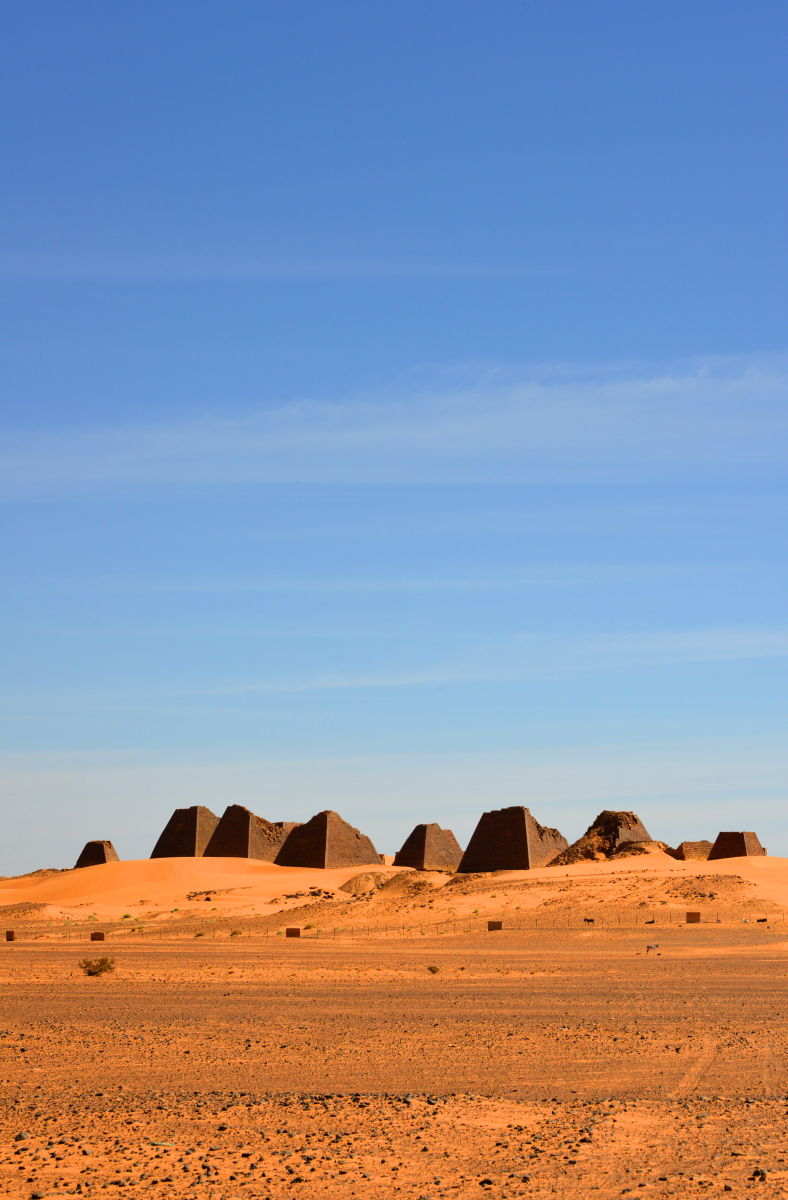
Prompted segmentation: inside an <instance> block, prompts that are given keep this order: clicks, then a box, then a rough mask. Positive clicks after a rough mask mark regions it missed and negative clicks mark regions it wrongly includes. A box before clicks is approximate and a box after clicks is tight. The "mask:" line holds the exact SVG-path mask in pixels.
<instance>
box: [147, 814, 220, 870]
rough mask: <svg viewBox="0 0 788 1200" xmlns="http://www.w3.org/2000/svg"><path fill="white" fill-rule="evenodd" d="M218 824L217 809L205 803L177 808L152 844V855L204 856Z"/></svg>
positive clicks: (169, 856)
mask: <svg viewBox="0 0 788 1200" xmlns="http://www.w3.org/2000/svg"><path fill="white" fill-rule="evenodd" d="M218 824H219V818H218V817H217V815H216V813H212V812H211V810H210V808H206V807H205V806H204V805H203V804H193V805H192V807H191V808H176V809H175V812H174V813H173V814H172V816H171V817H170V819H169V821H168V822H167V824H166V825H165V826H164V829H163V830H162V833H161V836H160V837H159V840H158V842H157V843H156V845H155V846H154V847H153V853H152V854H151V858H202V856H203V854H204V853H205V848H206V846H207V845H208V843H209V841H210V840H211V836H212V834H213V832H214V830H215V829H216V826H217V825H218Z"/></svg>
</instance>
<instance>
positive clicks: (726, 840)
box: [709, 833, 766, 862]
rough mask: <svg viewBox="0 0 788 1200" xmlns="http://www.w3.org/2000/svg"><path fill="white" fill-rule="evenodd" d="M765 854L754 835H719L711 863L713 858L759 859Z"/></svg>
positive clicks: (711, 853)
mask: <svg viewBox="0 0 788 1200" xmlns="http://www.w3.org/2000/svg"><path fill="white" fill-rule="evenodd" d="M765 853H766V851H765V850H764V848H763V846H762V845H761V843H760V842H759V841H758V838H757V837H756V835H755V834H754V833H718V834H717V840H716V842H715V843H714V845H713V846H712V848H711V851H710V852H709V862H710V861H711V860H712V859H713V858H758V857H759V856H760V855H762V854H765Z"/></svg>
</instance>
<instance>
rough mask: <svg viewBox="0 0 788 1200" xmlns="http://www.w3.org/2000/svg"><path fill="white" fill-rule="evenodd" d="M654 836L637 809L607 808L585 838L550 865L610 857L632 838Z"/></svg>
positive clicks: (642, 839) (641, 838)
mask: <svg viewBox="0 0 788 1200" xmlns="http://www.w3.org/2000/svg"><path fill="white" fill-rule="evenodd" d="M651 840H652V838H651V835H650V834H649V832H648V830H647V829H646V827H645V825H644V824H643V822H642V821H641V820H640V818H639V817H636V816H635V814H634V813H633V812H614V811H612V810H611V809H608V808H606V809H605V810H604V811H603V812H601V813H600V814H599V816H598V817H596V818H595V819H594V821H593V823H592V824H591V825H589V827H588V829H587V830H586V831H585V833H584V834H583V836H582V837H581V838H578V839H577V841H576V842H574V843H573V844H572V845H571V846H569V847H568V848H567V849H566V850H564V851H563V852H562V853H561V854H559V855H558V856H557V857H556V858H555V859H554V860H553V862H551V864H550V866H552V867H565V866H568V864H569V863H576V862H583V861H584V860H587V859H591V860H592V861H597V860H602V859H604V858H610V857H611V856H612V855H614V854H616V853H617V852H618V851H619V850H622V849H623V848H624V847H625V846H626V845H627V844H628V843H630V842H651Z"/></svg>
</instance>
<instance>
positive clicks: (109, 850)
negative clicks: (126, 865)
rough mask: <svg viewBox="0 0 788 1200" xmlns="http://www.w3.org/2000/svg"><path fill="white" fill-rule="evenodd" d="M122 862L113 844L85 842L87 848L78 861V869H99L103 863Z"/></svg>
mask: <svg viewBox="0 0 788 1200" xmlns="http://www.w3.org/2000/svg"><path fill="white" fill-rule="evenodd" d="M108 862H120V859H119V858H118V855H117V853H116V851H115V847H114V846H113V845H112V842H101V841H96V842H85V848H84V850H83V851H82V853H81V854H80V856H79V858H78V859H77V861H76V864H75V866H74V870H75V871H76V869H77V867H98V866H101V864H102V863H108Z"/></svg>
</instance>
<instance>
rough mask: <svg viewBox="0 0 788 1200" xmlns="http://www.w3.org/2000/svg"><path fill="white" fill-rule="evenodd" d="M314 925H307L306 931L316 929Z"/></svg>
mask: <svg viewBox="0 0 788 1200" xmlns="http://www.w3.org/2000/svg"><path fill="white" fill-rule="evenodd" d="M314 928H315V927H314V925H305V926H304V929H314Z"/></svg>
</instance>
